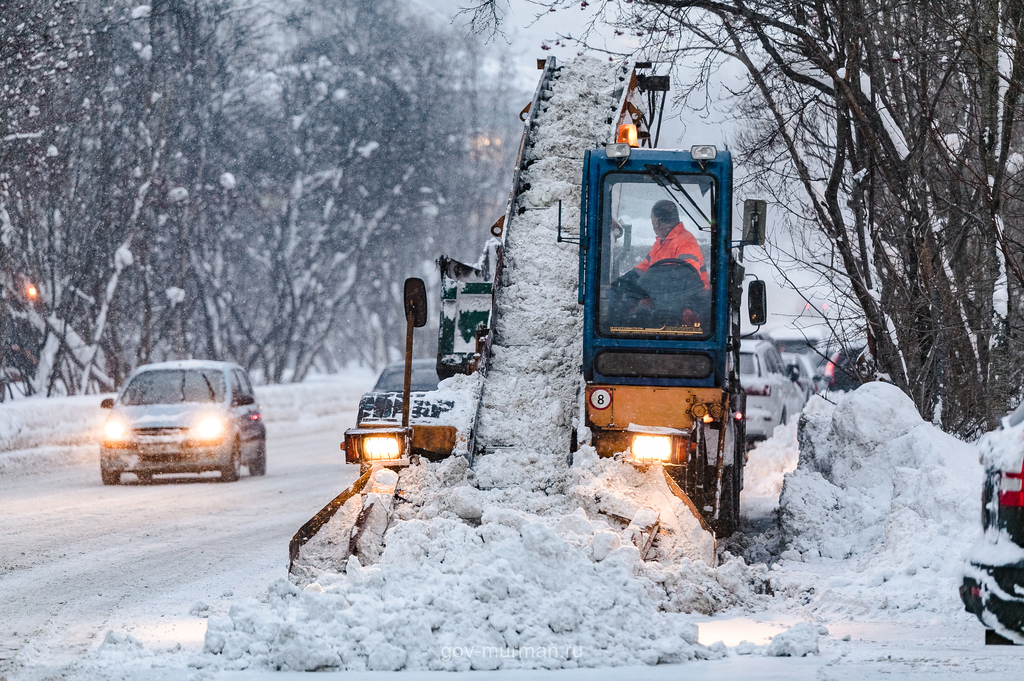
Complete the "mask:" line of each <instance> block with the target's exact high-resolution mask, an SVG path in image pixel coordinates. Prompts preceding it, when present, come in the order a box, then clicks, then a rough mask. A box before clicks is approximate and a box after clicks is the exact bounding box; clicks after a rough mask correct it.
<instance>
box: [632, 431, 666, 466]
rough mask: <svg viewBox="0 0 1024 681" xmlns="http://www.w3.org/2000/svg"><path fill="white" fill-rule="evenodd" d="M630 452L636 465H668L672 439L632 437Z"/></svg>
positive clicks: (662, 436)
mask: <svg viewBox="0 0 1024 681" xmlns="http://www.w3.org/2000/svg"><path fill="white" fill-rule="evenodd" d="M631 451H632V453H633V460H634V461H636V462H637V463H668V461H669V460H670V459H671V458H672V437H671V436H669V435H634V436H633V446H632V448H631Z"/></svg>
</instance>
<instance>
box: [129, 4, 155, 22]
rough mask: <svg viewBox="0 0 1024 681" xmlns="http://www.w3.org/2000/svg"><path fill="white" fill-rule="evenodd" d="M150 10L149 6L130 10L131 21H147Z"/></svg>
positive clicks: (140, 6)
mask: <svg viewBox="0 0 1024 681" xmlns="http://www.w3.org/2000/svg"><path fill="white" fill-rule="evenodd" d="M151 9H152V8H151V7H150V6H149V5H139V6H138V7H135V8H133V9H132V19H148V18H149V13H150V10H151Z"/></svg>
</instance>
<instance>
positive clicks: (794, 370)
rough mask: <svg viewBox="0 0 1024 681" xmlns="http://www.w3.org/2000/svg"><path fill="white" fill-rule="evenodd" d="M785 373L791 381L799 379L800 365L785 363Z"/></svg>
mask: <svg viewBox="0 0 1024 681" xmlns="http://www.w3.org/2000/svg"><path fill="white" fill-rule="evenodd" d="M786 373H787V374H788V375H789V380H791V381H793V382H794V383H796V382H797V381H799V380H800V367H798V366H797V365H795V364H790V365H787V366H786Z"/></svg>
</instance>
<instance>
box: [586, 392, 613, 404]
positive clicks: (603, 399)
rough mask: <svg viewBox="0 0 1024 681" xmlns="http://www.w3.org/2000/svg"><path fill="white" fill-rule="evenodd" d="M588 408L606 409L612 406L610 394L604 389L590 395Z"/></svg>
mask: <svg viewBox="0 0 1024 681" xmlns="http://www.w3.org/2000/svg"><path fill="white" fill-rule="evenodd" d="M590 406H591V407H593V408H594V409H607V408H608V407H610V406H612V394H611V393H610V392H608V391H607V390H605V389H604V388H598V389H597V390H595V391H594V392H592V393H590Z"/></svg>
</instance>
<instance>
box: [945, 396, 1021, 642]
mask: <svg viewBox="0 0 1024 681" xmlns="http://www.w3.org/2000/svg"><path fill="white" fill-rule="evenodd" d="M1022 436H1024V404H1021V406H1019V407H1017V409H1016V410H1015V411H1014V412H1013V413H1012V414H1010V415H1009V416H1007V417H1006V418H1004V419H1003V421H1002V424H1001V425H1000V427H999V428H998V429H996V430H995V431H993V432H991V433H989V434H987V435H985V436H984V437H983V438H982V439H981V440H979V441H978V449H979V450H980V452H981V461H982V463H983V464H984V465H985V482H984V485H983V487H982V493H981V525H982V529H983V530H984V536H983V538H982V540H981V541H980V542H978V544H976V545H975V546H974V548H973V549H972V550H971V554H970V555H969V557H968V559H967V562H966V564H965V565H964V581H963V585H962V586H961V587H960V598H961V599H962V600H963V602H964V606H965V607H966V609H967V611H968V612H970V613H974V614H975V615H977V617H978V619H979V620H981V623H982V624H984V625H985V627H986V628H987V632H986V639H985V640H986V643H1000V644H1001V643H1024V489H1022V483H1024V450H1022V448H1021V438H1022Z"/></svg>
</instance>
